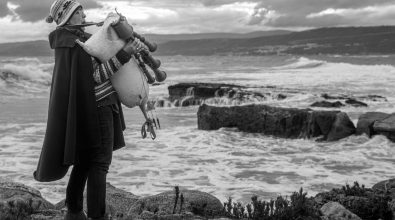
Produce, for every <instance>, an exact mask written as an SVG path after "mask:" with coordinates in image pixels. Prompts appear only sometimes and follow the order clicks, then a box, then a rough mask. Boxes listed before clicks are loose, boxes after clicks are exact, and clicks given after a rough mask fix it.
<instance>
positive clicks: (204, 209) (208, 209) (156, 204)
mask: <svg viewBox="0 0 395 220" xmlns="http://www.w3.org/2000/svg"><path fill="white" fill-rule="evenodd" d="M180 193H182V194H183V196H184V203H183V206H182V210H181V213H182V212H191V213H193V214H194V215H201V216H206V215H208V216H219V215H221V213H222V210H223V206H222V203H221V201H219V200H218V199H217V198H215V197H214V196H212V195H210V194H208V193H204V192H200V191H195V190H181V191H180ZM175 198H176V195H175V192H174V191H167V192H163V193H160V194H158V195H154V196H148V197H143V198H140V199H139V200H138V201H137V202H136V203H134V204H133V205H132V206H131V207H130V210H129V212H128V216H139V215H141V214H142V213H143V212H144V211H149V212H153V213H154V214H158V213H160V216H163V215H172V214H173V209H174V204H175ZM180 204H181V202H180V201H178V203H177V207H176V213H180V209H181V206H180Z"/></svg>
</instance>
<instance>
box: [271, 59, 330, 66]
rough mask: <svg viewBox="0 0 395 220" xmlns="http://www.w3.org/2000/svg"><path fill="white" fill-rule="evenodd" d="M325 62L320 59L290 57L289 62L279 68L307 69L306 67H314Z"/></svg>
mask: <svg viewBox="0 0 395 220" xmlns="http://www.w3.org/2000/svg"><path fill="white" fill-rule="evenodd" d="M325 64H327V62H326V61H322V60H313V59H309V58H306V57H299V58H292V59H291V63H290V64H287V65H284V66H280V67H279V68H280V69H307V68H316V67H320V66H322V65H325Z"/></svg>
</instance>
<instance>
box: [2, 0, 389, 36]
mask: <svg viewBox="0 0 395 220" xmlns="http://www.w3.org/2000/svg"><path fill="white" fill-rule="evenodd" d="M52 2H53V0H0V43H3V42H15V41H26V40H37V39H47V35H48V33H49V32H50V31H51V30H53V29H54V28H55V24H54V23H52V24H48V23H46V22H45V17H46V16H47V15H48V13H49V8H50V5H51V4H52ZM79 2H80V3H81V4H82V5H83V6H84V8H85V13H86V14H87V20H88V21H102V20H103V19H104V18H105V16H106V15H107V14H108V13H109V12H111V11H114V9H115V8H117V10H118V11H119V12H120V13H122V14H123V15H125V16H126V17H127V18H128V20H129V22H130V23H132V24H133V25H134V27H135V29H136V30H137V31H138V32H139V33H142V34H144V33H158V34H172V33H207V32H237V33H246V32H251V31H258V30H272V29H289V30H303V29H308V28H315V27H326V26H371V25H393V24H395V0H80V1H79ZM92 31H94V29H91V32H92Z"/></svg>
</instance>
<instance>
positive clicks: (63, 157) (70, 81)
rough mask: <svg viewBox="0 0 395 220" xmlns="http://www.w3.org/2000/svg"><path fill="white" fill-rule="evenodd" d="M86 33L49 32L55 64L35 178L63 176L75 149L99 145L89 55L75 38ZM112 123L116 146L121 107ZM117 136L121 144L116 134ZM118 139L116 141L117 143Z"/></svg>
mask: <svg viewBox="0 0 395 220" xmlns="http://www.w3.org/2000/svg"><path fill="white" fill-rule="evenodd" d="M85 34H86V33H84V32H82V31H80V30H70V29H66V28H58V29H56V30H54V31H53V32H51V33H50V35H49V43H50V46H51V48H52V49H54V50H55V66H54V71H53V76H52V84H51V91H50V98H49V108H48V120H47V129H46V133H45V138H44V143H43V147H42V151H41V155H40V159H39V162H38V166H37V170H36V171H35V172H34V174H33V176H34V178H35V179H36V180H37V181H40V182H49V181H55V180H59V179H61V178H63V177H64V176H65V175H66V173H67V171H68V168H69V166H70V165H73V164H74V160H75V156H76V152H77V150H79V149H83V148H86V147H97V146H100V145H101V138H99V137H100V127H99V122H98V115H97V110H96V108H97V103H96V100H95V94H94V80H93V66H92V59H91V56H90V55H89V54H88V53H86V52H85V51H84V50H83V49H82V47H81V46H79V45H78V44H77V43H75V40H76V39H79V40H80V41H82V42H85V41H86V39H87V37H86V35H85ZM119 115H120V118H119V119H120V120H117V122H121V123H116V124H117V125H118V126H117V127H118V128H121V130H120V131H119V129H116V130H118V131H115V132H114V133H115V140H114V143H115V146H116V149H118V148H120V147H122V146H124V142H123V135H119V132H121V134H122V130H124V129H125V125H124V120H123V114H122V110H121V111H120V114H119ZM120 136H121V138H122V140H121V144H119V142H118V141H117V137H118V138H119V137H120ZM117 142H118V143H117Z"/></svg>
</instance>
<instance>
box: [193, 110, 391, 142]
mask: <svg viewBox="0 0 395 220" xmlns="http://www.w3.org/2000/svg"><path fill="white" fill-rule="evenodd" d="M197 117H198V129H201V130H216V129H219V128H221V127H235V128H238V129H239V130H240V131H245V132H254V133H263V134H266V135H273V136H276V137H282V138H315V137H320V138H319V139H317V140H320V141H336V140H340V139H342V138H346V137H348V136H350V135H354V134H356V135H361V134H367V135H368V136H369V137H372V136H373V135H384V136H386V137H387V138H388V139H390V140H391V141H395V114H386V113H382V112H367V113H364V114H362V115H360V116H359V119H358V123H357V127H355V126H354V124H353V123H352V121H351V120H350V118H349V117H348V115H347V114H346V113H344V112H341V111H317V110H312V109H296V108H281V107H272V106H267V105H255V104H252V105H243V106H230V107H220V106H209V105H206V104H203V105H201V106H200V107H199V110H198V113H197Z"/></svg>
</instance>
